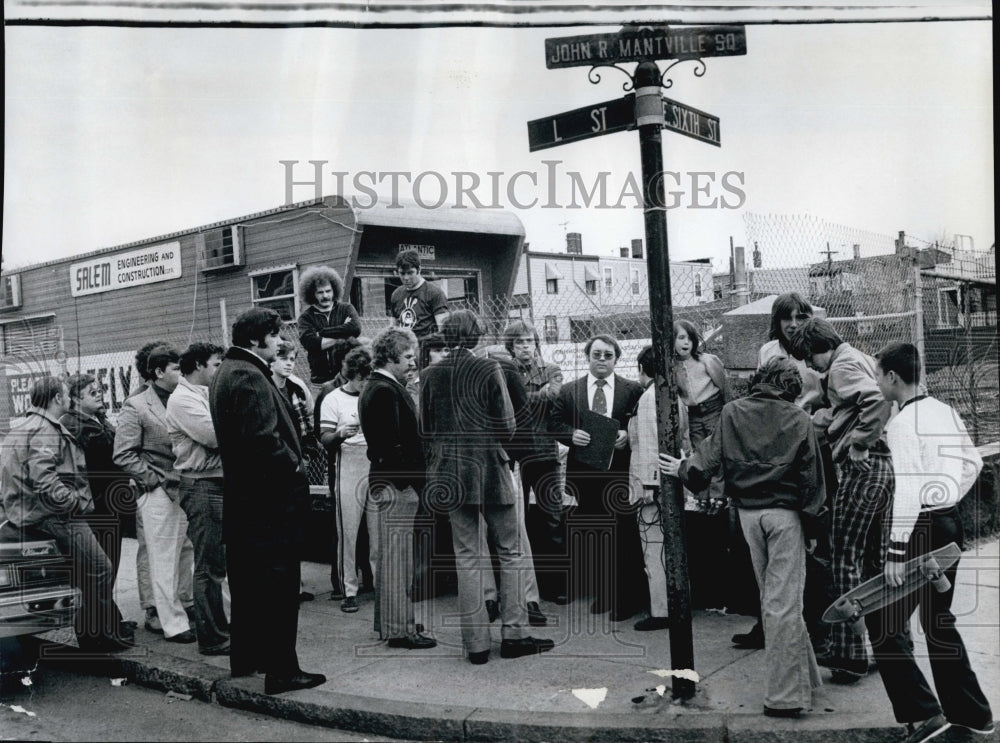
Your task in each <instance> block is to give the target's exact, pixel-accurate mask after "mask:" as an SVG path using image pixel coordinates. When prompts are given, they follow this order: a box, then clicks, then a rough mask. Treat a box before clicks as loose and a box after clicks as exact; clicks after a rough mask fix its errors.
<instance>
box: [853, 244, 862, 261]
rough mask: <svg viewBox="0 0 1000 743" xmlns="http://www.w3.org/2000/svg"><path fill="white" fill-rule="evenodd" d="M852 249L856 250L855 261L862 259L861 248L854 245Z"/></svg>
mask: <svg viewBox="0 0 1000 743" xmlns="http://www.w3.org/2000/svg"><path fill="white" fill-rule="evenodd" d="M852 247H853V248H854V260H858V259H859V258H860V257H861V246H860V245H858V243H854V245H853V246H852Z"/></svg>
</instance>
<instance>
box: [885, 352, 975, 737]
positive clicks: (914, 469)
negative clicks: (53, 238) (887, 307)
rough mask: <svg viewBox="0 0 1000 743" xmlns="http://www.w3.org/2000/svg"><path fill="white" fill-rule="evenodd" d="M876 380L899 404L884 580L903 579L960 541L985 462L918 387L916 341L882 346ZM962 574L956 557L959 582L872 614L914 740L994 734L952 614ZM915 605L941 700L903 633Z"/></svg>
mask: <svg viewBox="0 0 1000 743" xmlns="http://www.w3.org/2000/svg"><path fill="white" fill-rule="evenodd" d="M877 379H878V386H879V389H880V390H881V392H882V395H883V396H884V397H885V399H886V400H888V401H889V402H895V403H897V404H898V405H899V414H898V415H897V416H896V417H895V418H893V419H892V420H891V421H889V424H888V425H887V426H886V429H885V432H886V438H887V439H888V442H889V449H890V450H891V451H892V458H893V465H894V468H895V478H896V495H895V499H894V501H893V506H892V518H891V528H890V536H889V539H890V542H889V554H888V558H887V559H886V563H885V570H884V575H885V578H886V581H887V582H888V583H889V584H890V585H893V586H899V585H902V583H903V565H904V563H905V562H906V561H907V560H910V559H913V558H914V557H918V556H920V555H923V554H925V553H927V552H931V551H932V550H936V549H938V548H939V547H944V546H945V545H947V544H949V543H950V542H955V543H956V544H958V546H959V547H962V541H963V536H964V535H963V533H962V519H961V517H960V516H959V514H958V502H959V501H960V500H961V499H962V497H963V496H964V495H965V494H966V493H967V492H968V491H969V489H970V488H971V487H972V484H973V483H974V482H975V480H976V477H978V475H979V472H980V470H982V467H983V460H982V457H980V455H979V452H978V451H977V450H976V447H975V446H974V445H973V443H972V440H971V439H970V438H969V434H968V433H967V432H966V429H965V424H964V423H963V422H962V419H961V417H959V415H958V413H957V412H955V410H954V409H952V408H951V407H949V406H948V405H946V404H945V403H943V402H941V401H939V400H935V399H934V398H933V397H929V396H927V395H924V394H921V393H920V390H919V387H918V385H919V384H920V357H919V355H918V354H917V349H916V347H915V346H913V345H912V344H909V343H894V344H892V345H890V346H888V347H886V348H885V349H883V350H882V351H881V352H880V353H879V354H878V372H877ZM957 572H958V563H957V562H956V563H955V565H954V566H953V567H951V568H950V569H949V570H946V571H945V575H946V576H947V577H948V580H949V581H950V582H951V586H952V587H951V588H949V589H948V590H947V591H945V592H943V593H938V592H937V591H935V590H934V589H933V588H932V587H931V586H930V585H929V584H924V585H923V586H922V587H921V588H919V589H918V590H916V591H914V592H911V593H909V594H907V595H906V596H904V597H902V598H901V599H900V600H899V601H897V602H896V603H894V604H891V605H890V606H887V607H886V608H885V609H883V610H882V611H881V612H876V613H874V614H872V615H870V616H869V617H868V618H867V623H868V628H869V629H868V631H869V635H870V636H871V639H872V649H873V650H874V651H875V659H876V660H877V661H878V670H879V673H880V674H881V676H882V682H883V684H885V690H886V693H887V694H888V695H889V700H890V701H891V702H892V710H893V713H894V714H895V716H896V720H897V721H899V722H903V723H907V724H908V725H909V726H910V728H911V730H910V734H909V737H907V738H906V741H907V743H911V742H913V743H916V742H917V741H924V740H930V739H931V738H933V737H935V736H937V735H939V734H940V733H943V732H944V731H945V730H946V729H947V728H948V727H950V726H951V725H955V726H961V727H962V728H965V730H963V731H962V732H972V733H979V734H982V735H988V734H990V733H991V732H993V713H992V712H991V710H990V705H989V702H987V701H986V697H985V696H984V695H983V691H982V689H981V688H980V686H979V681H978V680H977V679H976V674H975V673H974V672H973V671H972V667H971V666H970V664H969V656H968V654H967V653H966V650H965V645H964V644H963V643H962V638H961V636H960V635H959V634H958V630H957V629H956V628H955V617H954V615H953V614H952V613H951V601H952V597H953V596H954V593H955V588H954V586H955V575H956V573H957ZM918 608H919V611H920V626H921V627H922V628H923V630H924V633H925V635H926V638H927V654H928V657H929V660H930V664H931V671H932V672H933V674H934V686H935V687H936V688H937V690H938V694H939V696H940V700H941V701H940V703H939V702H938V698H937V697H935V696H934V692H932V691H931V689H930V686H929V685H928V684H927V680H926V679H925V678H924V675H923V674H922V673H921V672H920V669H919V668H918V667H917V664H916V663H915V662H914V660H913V650H912V649H911V647H910V643H909V638H908V635H907V631H906V628H907V625H908V623H909V619H910V615H912V614H913V611H914V609H918ZM942 712H943V713H942Z"/></svg>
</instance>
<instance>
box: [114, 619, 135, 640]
mask: <svg viewBox="0 0 1000 743" xmlns="http://www.w3.org/2000/svg"><path fill="white" fill-rule="evenodd" d="M135 627H136V624H135V622H121V623H119V625H118V637H120V638H122V639H123V640H126V641H127V642H131V643H132V644H135Z"/></svg>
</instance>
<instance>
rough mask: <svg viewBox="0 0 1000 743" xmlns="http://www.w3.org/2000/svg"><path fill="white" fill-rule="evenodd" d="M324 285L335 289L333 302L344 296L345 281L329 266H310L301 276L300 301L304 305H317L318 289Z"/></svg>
mask: <svg viewBox="0 0 1000 743" xmlns="http://www.w3.org/2000/svg"><path fill="white" fill-rule="evenodd" d="M322 284H329V285H330V286H331V287H333V301H334V302H339V301H340V298H341V297H342V296H343V295H344V280H343V279H342V278H340V274H339V273H337V272H336V271H334V270H333V269H332V268H330V267H329V266H309V268H307V269H306V270H305V271H303V272H302V275H301V276H299V299H301V300H302V302H303V303H304V304H316V289H317V287H319V286H320V285H322Z"/></svg>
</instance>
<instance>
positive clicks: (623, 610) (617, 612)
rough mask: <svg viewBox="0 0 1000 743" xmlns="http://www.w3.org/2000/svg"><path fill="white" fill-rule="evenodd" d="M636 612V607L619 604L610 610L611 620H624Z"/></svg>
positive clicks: (637, 611)
mask: <svg viewBox="0 0 1000 743" xmlns="http://www.w3.org/2000/svg"><path fill="white" fill-rule="evenodd" d="M638 613H639V610H638V609H636V608H632V607H627V606H626V607H621V606H619V607H617V608H615V609H614V610H613V611H612V612H611V621H612V622H624V621H625V620H626V619H631V618H632V617H634V616H635V615H636V614H638Z"/></svg>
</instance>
